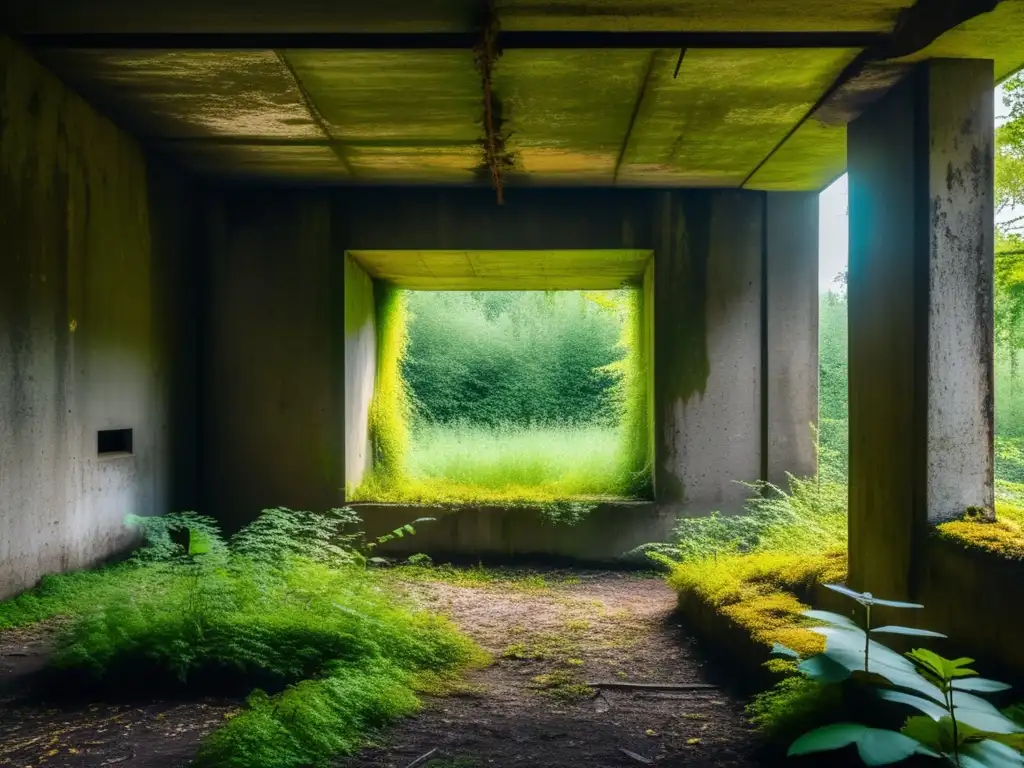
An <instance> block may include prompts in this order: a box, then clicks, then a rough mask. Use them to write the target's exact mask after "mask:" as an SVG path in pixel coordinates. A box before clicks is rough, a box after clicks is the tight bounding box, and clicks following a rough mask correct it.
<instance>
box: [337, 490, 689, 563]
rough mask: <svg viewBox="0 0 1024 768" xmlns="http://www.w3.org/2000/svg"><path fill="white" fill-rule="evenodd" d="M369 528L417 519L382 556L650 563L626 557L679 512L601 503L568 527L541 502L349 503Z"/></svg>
mask: <svg viewBox="0 0 1024 768" xmlns="http://www.w3.org/2000/svg"><path fill="white" fill-rule="evenodd" d="M348 506H350V507H351V508H352V509H354V510H355V511H356V512H357V513H359V515H360V517H362V518H363V522H364V524H365V529H366V534H367V536H369V537H376V536H381V535H383V534H386V533H388V532H390V531H392V530H394V529H396V528H398V527H400V526H402V525H405V524H406V523H411V522H412V521H413V520H416V519H417V518H422V517H433V518H435V521H434V522H430V523H423V524H421V525H417V526H416V535H414V536H405V537H403V538H399V539H394V540H392V541H389V542H387V543H385V544H383V545H381V547H380V549H379V552H380V553H381V554H383V555H385V556H392V557H397V556H405V557H407V556H409V555H412V554H417V553H421V552H422V553H426V554H428V555H430V556H431V557H437V558H444V557H449V558H466V557H472V558H481V559H497V558H511V557H517V558H529V557H534V558H545V559H558V560H566V561H572V562H578V563H593V564H612V563H614V564H627V563H633V564H635V565H637V566H642V565H649V564H650V563H649V561H648V560H647V559H646V558H645V557H644V556H642V555H634V556H632V557H631V556H628V554H627V553H629V552H630V551H631V550H634V549H636V548H637V547H639V546H641V545H643V544H649V543H651V542H661V541H666V540H668V539H669V537H670V534H671V531H672V529H673V527H674V526H675V523H676V515H675V514H674V513H673V512H671V511H670V510H667V509H665V508H662V507H659V506H658V505H657V504H655V503H654V502H650V501H615V502H601V503H599V504H598V505H597V506H596V507H595V508H594V509H593V510H591V511H590V512H589V513H588V514H587V515H586V517H585V519H583V520H581V521H580V522H578V523H576V524H575V525H569V524H566V523H560V522H550V521H548V520H546V519H545V518H544V516H543V514H542V509H541V507H540V506H534V507H529V506H498V505H495V506H481V505H457V506H452V505H444V506H431V505H425V504H382V503H359V502H353V503H351V504H349V505H348Z"/></svg>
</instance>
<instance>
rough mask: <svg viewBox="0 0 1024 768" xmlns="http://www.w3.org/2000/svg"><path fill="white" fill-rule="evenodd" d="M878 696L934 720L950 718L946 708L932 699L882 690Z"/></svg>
mask: <svg viewBox="0 0 1024 768" xmlns="http://www.w3.org/2000/svg"><path fill="white" fill-rule="evenodd" d="M878 695H879V696H880V697H881V698H883V699H885V700H886V701H895V702H896V703H897V704H906V705H907V706H909V707H913V708H914V709H916V710H918V711H919V712H924V713H925V714H926V715H928V717H930V718H932V720H939V719H941V718H943V717H948V716H949V712H947V711H946V708H945V707H943V706H940V705H939V704H936V703H935V702H934V701H932V700H930V699H924V698H921V697H920V696H914V695H913V694H911V693H904V692H903V691H889V690H881V691H879V692H878Z"/></svg>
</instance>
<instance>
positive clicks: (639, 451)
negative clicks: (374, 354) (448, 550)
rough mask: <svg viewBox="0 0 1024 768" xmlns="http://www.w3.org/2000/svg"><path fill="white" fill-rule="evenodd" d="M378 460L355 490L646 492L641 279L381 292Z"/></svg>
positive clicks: (517, 496)
mask: <svg viewBox="0 0 1024 768" xmlns="http://www.w3.org/2000/svg"><path fill="white" fill-rule="evenodd" d="M377 301H378V313H377V323H378V334H379V338H380V349H379V351H378V354H379V362H378V366H377V384H376V392H375V395H374V403H373V406H372V409H371V438H372V441H373V446H374V466H373V470H372V472H371V473H369V475H368V476H367V477H365V478H364V479H363V481H362V483H361V484H360V485H359V487H358V488H355V489H352V490H351V493H350V498H353V499H359V500H374V501H392V502H413V503H484V504H503V505H507V504H517V505H520V504H525V505H530V506H534V505H538V504H539V505H543V507H544V509H545V510H546V511H547V512H549V513H551V516H552V517H559V514H558V509H559V508H558V505H559V504H562V503H563V502H568V501H573V500H590V501H593V500H595V499H599V498H608V497H644V496H647V495H649V493H650V477H651V466H650V453H651V448H650V431H649V424H648V413H647V399H648V384H649V380H648V372H649V371H648V365H647V357H646V355H647V352H646V340H647V339H646V335H645V332H644V327H645V326H644V319H643V317H642V311H643V306H642V300H641V291H639V290H637V289H623V290H618V291H595V292H571V291H561V292H529V291H516V292H472V293H460V292H415V291H396V290H394V289H385V290H384V291H383V292H382V293H381V295H380V296H379V297H378V300H377Z"/></svg>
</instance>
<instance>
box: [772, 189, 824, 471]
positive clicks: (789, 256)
mask: <svg viewBox="0 0 1024 768" xmlns="http://www.w3.org/2000/svg"><path fill="white" fill-rule="evenodd" d="M764 248H765V251H764V253H765V265H764V266H765V270H764V280H765V297H764V300H765V304H764V313H765V314H764V334H765V338H764V344H765V347H764V365H765V377H764V385H765V392H764V397H765V407H764V416H765V420H764V425H763V429H762V438H763V440H764V462H765V466H764V472H763V475H764V477H765V478H766V479H767V480H768V481H769V482H772V483H775V484H776V485H779V486H780V487H783V488H784V487H786V473H787V472H791V473H792V474H794V475H796V476H798V477H809V476H811V475H813V474H814V473H815V472H816V470H817V455H816V452H815V449H814V433H813V430H812V427H813V426H817V424H818V194H817V193H816V192H769V193H768V194H767V196H766V202H765V244H764Z"/></svg>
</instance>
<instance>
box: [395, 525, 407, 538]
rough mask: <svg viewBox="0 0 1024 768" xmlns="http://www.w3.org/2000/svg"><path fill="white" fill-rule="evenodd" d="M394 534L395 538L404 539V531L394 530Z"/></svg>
mask: <svg viewBox="0 0 1024 768" xmlns="http://www.w3.org/2000/svg"><path fill="white" fill-rule="evenodd" d="M394 534H395V536H397V537H398V538H400V539H404V538H405V531H403V530H402V529H401V528H396V529H395V530H394Z"/></svg>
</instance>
